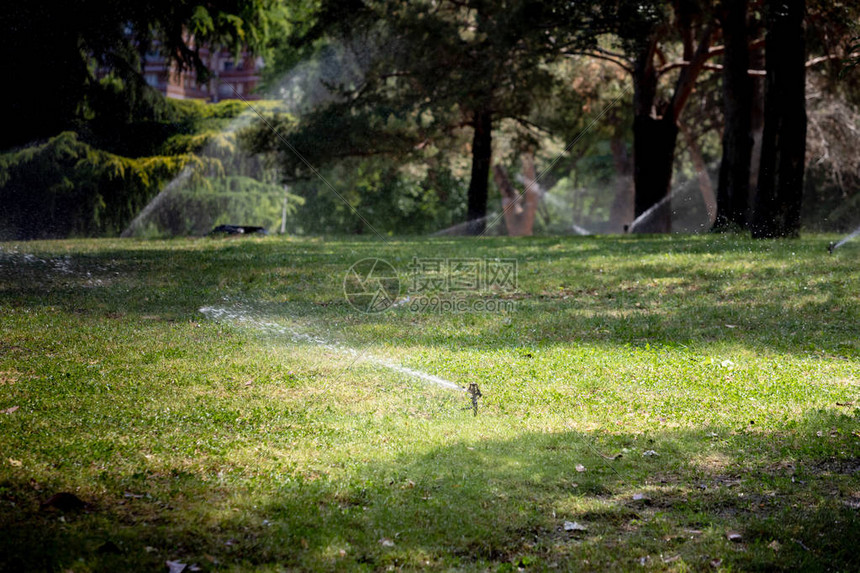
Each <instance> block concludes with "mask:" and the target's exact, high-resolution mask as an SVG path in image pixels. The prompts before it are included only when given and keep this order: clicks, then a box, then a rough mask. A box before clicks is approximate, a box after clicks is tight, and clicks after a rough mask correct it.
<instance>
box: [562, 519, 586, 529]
mask: <svg viewBox="0 0 860 573" xmlns="http://www.w3.org/2000/svg"><path fill="white" fill-rule="evenodd" d="M564 530H565V531H587V530H588V528H587V527H585V526H584V525H582V524H580V523H577V522H575V521H565V522H564Z"/></svg>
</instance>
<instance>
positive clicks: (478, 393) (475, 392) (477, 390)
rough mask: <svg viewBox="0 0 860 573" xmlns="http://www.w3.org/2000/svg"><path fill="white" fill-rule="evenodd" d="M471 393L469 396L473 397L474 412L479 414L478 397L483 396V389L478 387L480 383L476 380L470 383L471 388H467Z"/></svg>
mask: <svg viewBox="0 0 860 573" xmlns="http://www.w3.org/2000/svg"><path fill="white" fill-rule="evenodd" d="M466 391H467V392H468V393H469V396H471V397H472V414H473V415H475V416H477V415H478V398H480V397H481V396H483V394H481V389H480V388H478V385H477V384H476V383H475V382H472V383H470V384H469V389H468V390H466Z"/></svg>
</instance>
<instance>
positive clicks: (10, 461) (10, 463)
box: [9, 458, 22, 468]
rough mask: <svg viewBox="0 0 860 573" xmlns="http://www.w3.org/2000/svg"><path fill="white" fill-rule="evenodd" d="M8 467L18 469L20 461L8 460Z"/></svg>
mask: <svg viewBox="0 0 860 573" xmlns="http://www.w3.org/2000/svg"><path fill="white" fill-rule="evenodd" d="M9 465H10V466H12V467H15V468H20V467H21V465H22V464H21V460H13V459H12V458H9Z"/></svg>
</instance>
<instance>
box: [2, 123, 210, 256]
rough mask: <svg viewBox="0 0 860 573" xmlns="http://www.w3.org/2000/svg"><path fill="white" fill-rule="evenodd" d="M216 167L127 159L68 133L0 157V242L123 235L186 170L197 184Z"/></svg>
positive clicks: (189, 158)
mask: <svg viewBox="0 0 860 573" xmlns="http://www.w3.org/2000/svg"><path fill="white" fill-rule="evenodd" d="M217 167H218V165H217V163H216V162H215V161H213V160H209V159H202V158H200V157H197V156H195V155H192V154H188V153H184V154H180V155H175V156H155V157H145V158H139V159H130V158H127V157H121V156H118V155H114V154H111V153H107V152H105V151H100V150H98V149H94V148H92V147H90V146H89V145H87V144H86V143H83V142H81V141H79V139H78V136H77V134H75V133H73V132H64V133H62V134H60V135H58V136H57V137H54V138H52V139H50V140H49V141H48V142H47V143H44V144H42V145H36V146H32V147H28V148H25V149H23V150H20V151H14V152H10V153H5V154H2V155H0V233H2V237H0V238H2V239H6V240H9V239H36V238H57V237H68V236H102V235H117V234H119V233H120V232H121V231H122V230H123V229H124V228H125V226H126V225H127V224H128V222H129V221H130V220H131V219H132V217H134V215H135V214H137V212H138V211H139V210H140V209H142V208H143V207H144V206H145V205H146V204H147V203H148V202H149V201H150V200H151V199H152V198H153V197H154V196H155V195H157V194H158V192H159V190H160V189H161V187H162V186H163V185H164V184H165V183H166V182H167V181H169V180H171V179H172V178H173V177H175V176H176V175H178V174H179V173H180V172H181V171H182V170H183V169H185V168H188V169H189V170H190V171H189V173H190V174H191V176H192V177H191V178H192V179H195V178H199V177H200V175H201V174H202V173H204V172H206V171H212V170H213V169H217Z"/></svg>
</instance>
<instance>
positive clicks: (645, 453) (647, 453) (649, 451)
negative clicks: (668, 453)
mask: <svg viewBox="0 0 860 573" xmlns="http://www.w3.org/2000/svg"><path fill="white" fill-rule="evenodd" d="M642 455H643V456H649V457H650V456H659V455H660V454H658V453H657V452H655V451H654V450H645V451H644V452H642Z"/></svg>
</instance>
